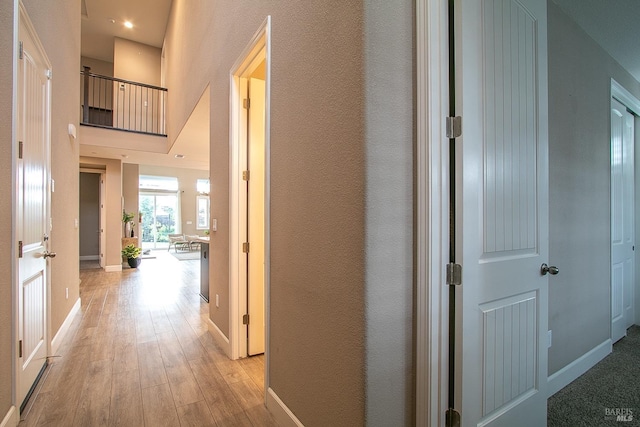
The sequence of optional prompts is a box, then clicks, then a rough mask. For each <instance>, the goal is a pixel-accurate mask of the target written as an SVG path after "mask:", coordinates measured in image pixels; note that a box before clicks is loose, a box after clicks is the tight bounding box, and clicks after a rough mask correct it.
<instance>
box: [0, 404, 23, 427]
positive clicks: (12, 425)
mask: <svg viewBox="0 0 640 427" xmlns="http://www.w3.org/2000/svg"><path fill="white" fill-rule="evenodd" d="M19 421H20V419H19V417H18V410H17V409H16V407H15V406H11V407H10V408H9V412H7V415H5V416H4V419H3V420H2V422H1V423H0V427H16V426H17V425H18V422H19Z"/></svg>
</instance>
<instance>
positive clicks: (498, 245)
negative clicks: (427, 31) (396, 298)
mask: <svg viewBox="0 0 640 427" xmlns="http://www.w3.org/2000/svg"><path fill="white" fill-rule="evenodd" d="M459 5H460V7H459V9H458V10H457V11H456V14H457V18H456V41H457V43H458V44H457V48H456V78H457V84H456V88H457V98H456V104H457V105H456V110H457V111H456V113H457V114H458V115H461V116H462V137H461V138H459V139H458V147H459V150H458V154H457V157H458V158H457V160H456V164H457V168H459V169H458V176H459V179H460V180H461V184H460V185H459V187H458V206H459V208H458V213H457V224H456V228H457V230H458V231H457V242H456V247H457V249H456V252H457V256H456V260H457V262H458V263H460V264H462V269H463V276H462V286H461V288H460V289H459V290H458V295H460V296H461V298H460V297H459V298H458V305H457V316H458V320H459V322H458V324H459V325H461V330H462V332H461V333H459V334H458V337H457V338H458V339H457V351H456V356H457V357H456V395H457V396H456V407H458V408H459V409H460V412H461V419H462V425H464V426H471V425H474V426H475V425H482V426H485V425H490V426H515V425H517V426H541V425H545V424H546V408H547V406H546V398H547V393H546V381H547V323H548V319H547V317H548V282H549V275H544V276H543V275H542V274H541V265H542V264H543V263H549V261H550V260H548V259H547V257H548V125H547V122H548V117H547V38H546V37H547V28H546V19H547V18H546V16H547V11H546V1H545V0H521V1H517V0H482V1H479V0H461V1H460V2H459ZM459 182H460V181H459Z"/></svg>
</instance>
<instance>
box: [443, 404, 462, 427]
mask: <svg viewBox="0 0 640 427" xmlns="http://www.w3.org/2000/svg"><path fill="white" fill-rule="evenodd" d="M444 425H445V426H447V427H460V412H458V411H456V410H455V409H453V408H449V409H447V412H445V417H444Z"/></svg>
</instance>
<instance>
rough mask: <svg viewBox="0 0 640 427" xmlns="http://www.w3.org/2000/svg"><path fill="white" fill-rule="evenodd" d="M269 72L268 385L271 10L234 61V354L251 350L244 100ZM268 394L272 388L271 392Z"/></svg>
mask: <svg viewBox="0 0 640 427" xmlns="http://www.w3.org/2000/svg"><path fill="white" fill-rule="evenodd" d="M263 59H264V60H265V63H266V76H265V139H264V143H265V200H264V209H265V218H264V223H265V240H264V241H265V251H264V254H265V268H264V274H265V278H264V288H265V391H266V390H267V388H268V387H269V381H268V372H269V370H268V366H269V315H270V312H269V301H270V300H269V294H270V292H269V289H270V279H269V278H270V269H271V262H270V250H269V248H270V246H271V245H270V234H271V233H270V228H271V227H270V187H271V178H270V176H271V173H270V170H271V167H270V116H271V113H270V98H271V16H267V17H266V19H265V20H264V21H263V23H262V24H261V25H260V27H259V29H258V31H256V33H255V34H254V36H253V37H252V38H251V41H250V42H249V43H248V44H247V46H246V47H245V49H244V50H243V51H242V53H241V54H240V56H239V57H238V59H237V60H236V62H235V63H234V64H233V66H232V67H231V71H230V74H229V79H230V91H229V95H230V99H229V111H230V114H229V137H230V144H229V147H230V152H229V211H230V212H229V214H230V215H229V219H230V220H229V232H230V233H229V349H230V354H229V357H230V358H231V359H238V358H240V357H245V356H246V354H247V327H246V325H243V323H242V316H243V314H245V313H246V307H247V287H246V283H247V259H246V258H247V257H246V256H243V255H244V254H243V252H242V243H243V242H244V241H245V240H244V239H245V234H246V229H247V188H246V185H244V184H245V182H244V181H243V179H242V171H243V170H245V168H246V159H247V144H246V138H247V127H246V124H247V119H248V117H247V110H246V109H244V108H243V103H242V100H243V98H244V94H245V93H246V88H247V81H248V78H249V76H250V74H251V73H252V72H253V71H254V70H255V68H256V67H257V65H259V64H260V63H261V62H262V60H263ZM265 396H266V393H265Z"/></svg>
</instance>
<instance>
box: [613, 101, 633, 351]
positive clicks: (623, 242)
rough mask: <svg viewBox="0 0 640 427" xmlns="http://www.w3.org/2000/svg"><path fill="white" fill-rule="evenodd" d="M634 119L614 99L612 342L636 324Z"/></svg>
mask: <svg viewBox="0 0 640 427" xmlns="http://www.w3.org/2000/svg"><path fill="white" fill-rule="evenodd" d="M633 139H634V117H633V114H632V113H630V112H628V111H627V108H626V107H625V106H624V105H623V104H622V103H620V102H619V101H618V100H616V99H613V98H612V99H611V340H612V341H613V342H616V341H618V340H619V339H620V338H622V337H624V336H625V335H626V334H627V328H628V327H629V326H631V325H632V324H633V318H634V313H633V307H634V306H633V298H634V297H633V283H634V274H635V273H634V270H635V268H634V267H635V265H634V255H633V251H634V244H635V243H634V241H635V239H634V226H633V223H634V221H635V218H634V203H635V200H634V182H633V180H634V172H633V169H634V149H633Z"/></svg>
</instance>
